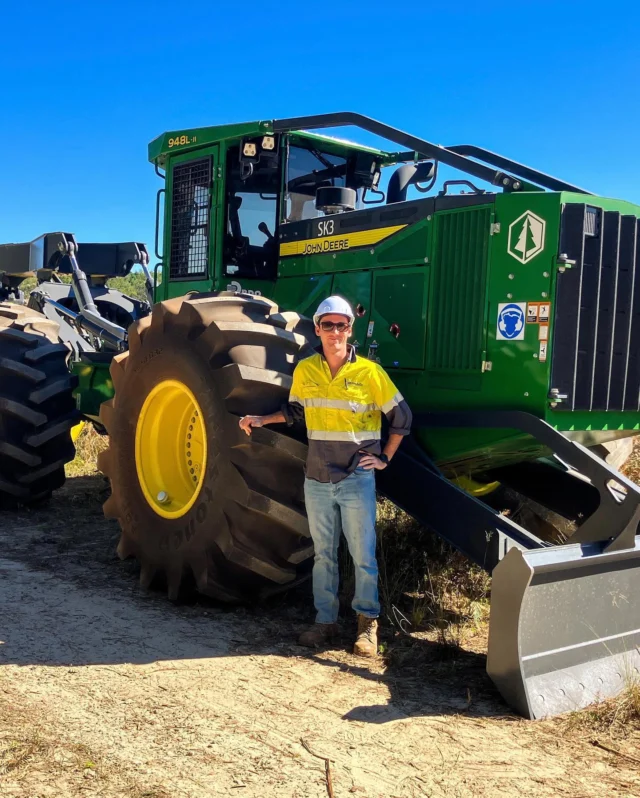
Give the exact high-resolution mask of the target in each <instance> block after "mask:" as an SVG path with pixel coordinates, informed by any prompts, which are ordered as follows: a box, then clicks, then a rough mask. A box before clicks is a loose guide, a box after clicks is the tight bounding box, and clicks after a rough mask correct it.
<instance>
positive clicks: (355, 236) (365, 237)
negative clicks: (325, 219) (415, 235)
mask: <svg viewBox="0 0 640 798" xmlns="http://www.w3.org/2000/svg"><path fill="white" fill-rule="evenodd" d="M406 226H407V225H406V224H397V225H394V226H393V227H377V228H375V229H374V230H359V231H358V232H357V233H344V234H340V235H335V236H319V237H318V238H307V239H305V240H304V241H287V243H286V244H280V257H281V258H283V257H286V256H287V255H317V254H320V253H324V252H338V251H339V250H341V249H352V248H354V247H368V246H371V244H379V243H380V241H382V240H383V239H385V238H389V236H392V235H393V234H394V233H397V232H398V230H402V229H404V228H405V227H406Z"/></svg>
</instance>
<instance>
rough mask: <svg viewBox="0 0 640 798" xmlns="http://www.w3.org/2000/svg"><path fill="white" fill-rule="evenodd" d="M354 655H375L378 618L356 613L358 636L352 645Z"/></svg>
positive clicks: (376, 651) (376, 650)
mask: <svg viewBox="0 0 640 798" xmlns="http://www.w3.org/2000/svg"><path fill="white" fill-rule="evenodd" d="M353 653H354V654H355V655H356V657H375V656H376V655H377V653H378V620H377V618H368V617H367V616H366V615H358V637H357V638H356V644H355V646H354V647H353Z"/></svg>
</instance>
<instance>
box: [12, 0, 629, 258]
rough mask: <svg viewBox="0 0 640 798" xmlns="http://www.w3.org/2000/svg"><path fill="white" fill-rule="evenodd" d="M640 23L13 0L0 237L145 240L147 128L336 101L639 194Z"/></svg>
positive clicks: (522, 9)
mask: <svg viewBox="0 0 640 798" xmlns="http://www.w3.org/2000/svg"><path fill="white" fill-rule="evenodd" d="M449 8H451V9H452V10H449ZM453 9H455V10H453ZM639 29H640V5H639V4H638V3H637V2H632V1H631V0H629V1H628V2H624V3H622V2H616V0H612V2H608V3H601V2H598V3H596V2H591V0H583V2H574V1H573V0H571V1H570V2H563V1H562V0H557V1H556V2H549V1H548V0H538V1H537V2H522V1H521V0H512V2H505V0H494V1H493V2H490V3H486V2H477V3H476V2H470V1H469V0H459V2H456V3H450V4H449V3H444V2H440V3H437V4H436V3H431V2H427V1H426V0H423V2H421V3H417V4H411V3H409V4H400V3H390V2H384V3H381V2H375V0H371V2H367V3H351V2H349V0H344V2H341V3H328V2H325V3H304V2H298V3H287V2H280V1H278V2H271V3H270V2H268V0H261V2H259V3H256V2H249V1H248V0H235V1H234V2H225V3H216V2H208V3H197V2H196V3H193V2H192V3H187V4H184V3H179V2H176V0H172V2H170V3H169V2H165V0H157V2H153V3H151V2H149V3H140V2H136V1H135V0H130V2H122V1H121V0H115V2H109V3H100V4H98V3H91V2H87V0H84V1H83V2H81V3H80V2H64V0H61V1H60V2H57V3H52V2H40V1H38V0H37V1H36V2H28V0H25V2H22V3H12V4H10V5H9V4H6V5H5V6H4V7H3V9H2V45H1V47H0V100H1V103H0V108H1V109H2V125H1V126H0V143H1V145H2V156H3V167H2V172H3V174H2V179H1V180H0V186H1V191H0V242H7V241H20V240H28V239H31V238H34V237H36V236H37V235H40V234H41V233H43V232H45V231H50V230H58V229H64V230H69V231H71V232H75V233H76V235H77V236H78V240H79V241H83V240H84V241H91V240H93V241H108V240H112V241H113V240H132V239H134V240H142V241H146V242H147V243H148V244H149V245H151V244H152V241H153V219H154V200H155V191H156V189H157V188H158V185H159V182H158V180H157V178H156V177H155V175H154V172H153V167H152V166H151V165H150V164H149V163H148V162H147V160H146V159H147V144H148V142H149V141H150V140H151V139H152V138H154V137H155V136H157V135H158V134H159V133H161V132H163V131H164V130H171V129H180V128H185V127H196V126H205V125H215V124H221V123H224V122H234V121H246V120H250V119H269V118H274V117H283V116H295V115H299V114H307V113H318V112H326V111H335V110H355V111H359V112H361V113H364V114H367V115H369V116H373V117H376V118H378V119H380V120H382V121H385V122H389V123H390V124H393V125H395V126H396V127H400V128H401V129H404V130H408V131H411V132H414V133H416V134H418V135H422V136H424V137H425V138H427V139H429V140H431V141H435V142H437V143H441V144H454V143H476V144H479V145H482V146H485V147H487V148H488V149H491V150H494V151H497V152H501V153H503V154H505V155H509V156H511V157H513V158H515V159H516V160H520V161H522V162H524V163H529V164H531V165H533V166H537V167H538V168H540V169H542V170H543V171H547V172H550V173H551V174H556V175H558V176H559V177H564V178H565V179H566V180H568V181H571V182H574V183H576V184H578V185H582V186H584V187H585V188H588V189H591V190H592V191H594V192H596V193H598V194H602V195H605V196H614V197H620V198H624V199H628V200H631V201H634V202H637V203H639V204H640V155H639V154H638V133H639V129H640V110H639V108H640V103H639V100H640V88H639V87H640V55H639V45H638V30H639ZM345 132H346V133H347V134H350V133H351V131H345ZM363 141H371V139H366V138H365V139H363Z"/></svg>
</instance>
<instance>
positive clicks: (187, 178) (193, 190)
mask: <svg viewBox="0 0 640 798" xmlns="http://www.w3.org/2000/svg"><path fill="white" fill-rule="evenodd" d="M210 208H211V158H202V159H199V160H197V161H189V162H188V163H183V164H178V165H177V166H175V167H174V168H173V184H172V206H171V255H170V260H169V279H171V280H180V279H186V278H192V277H206V276H207V273H208V266H209V214H210Z"/></svg>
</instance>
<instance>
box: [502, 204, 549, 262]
mask: <svg viewBox="0 0 640 798" xmlns="http://www.w3.org/2000/svg"><path fill="white" fill-rule="evenodd" d="M546 226H547V225H546V222H545V220H544V219H541V218H540V217H539V216H536V215H535V213H533V212H532V211H525V212H524V213H523V214H522V216H518V218H517V219H516V220H515V222H511V224H510V225H509V247H508V252H509V255H511V257H512V258H515V259H516V260H519V261H520V263H529V261H530V260H532V259H533V258H535V256H536V255H538V254H539V253H540V252H542V250H543V249H544V233H545V228H546Z"/></svg>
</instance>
